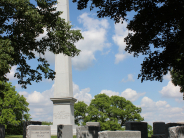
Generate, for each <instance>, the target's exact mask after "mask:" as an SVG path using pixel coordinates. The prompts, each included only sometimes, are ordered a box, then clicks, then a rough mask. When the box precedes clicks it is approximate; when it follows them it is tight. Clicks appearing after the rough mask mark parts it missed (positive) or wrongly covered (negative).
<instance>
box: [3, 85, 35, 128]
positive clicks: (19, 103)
mask: <svg viewBox="0 0 184 138" xmlns="http://www.w3.org/2000/svg"><path fill="white" fill-rule="evenodd" d="M0 87H1V89H2V90H3V91H1V92H2V93H0V124H3V125H5V127H7V125H19V123H21V122H22V121H23V118H24V119H25V120H26V121H30V119H32V118H30V116H31V115H30V114H28V111H29V110H30V109H29V108H27V106H28V105H29V103H28V102H26V98H25V97H24V96H20V95H19V94H18V93H17V92H16V91H15V86H12V85H11V83H10V82H9V83H8V82H2V81H0ZM2 87H3V88H2ZM24 112H27V114H23V113H24ZM22 117H23V118H22Z"/></svg>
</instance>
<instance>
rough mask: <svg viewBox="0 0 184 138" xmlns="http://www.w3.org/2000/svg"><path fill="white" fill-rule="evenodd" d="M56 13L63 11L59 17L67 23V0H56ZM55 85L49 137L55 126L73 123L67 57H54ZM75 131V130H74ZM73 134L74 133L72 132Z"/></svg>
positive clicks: (72, 99)
mask: <svg viewBox="0 0 184 138" xmlns="http://www.w3.org/2000/svg"><path fill="white" fill-rule="evenodd" d="M57 11H63V13H62V14H61V15H60V17H61V18H64V19H65V21H66V22H68V21H69V0H58V4H57ZM55 72H56V76H55V83H54V98H50V100H51V101H52V102H53V125H51V135H57V125H58V124H64V125H73V128H74V126H75V123H74V103H75V102H76V101H77V100H76V99H75V98H73V83H72V66H71V57H69V56H67V55H63V54H62V53H61V54H56V55H55ZM74 131H75V128H74ZM73 133H74V134H75V133H76V132H73Z"/></svg>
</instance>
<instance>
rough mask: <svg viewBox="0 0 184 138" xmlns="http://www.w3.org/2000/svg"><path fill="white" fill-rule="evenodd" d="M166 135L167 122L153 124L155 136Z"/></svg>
mask: <svg viewBox="0 0 184 138" xmlns="http://www.w3.org/2000/svg"><path fill="white" fill-rule="evenodd" d="M155 134H165V122H153V135H155Z"/></svg>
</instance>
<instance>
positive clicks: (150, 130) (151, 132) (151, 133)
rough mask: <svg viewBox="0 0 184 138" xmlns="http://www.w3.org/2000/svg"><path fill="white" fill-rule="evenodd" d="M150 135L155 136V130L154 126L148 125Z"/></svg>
mask: <svg viewBox="0 0 184 138" xmlns="http://www.w3.org/2000/svg"><path fill="white" fill-rule="evenodd" d="M147 128H148V135H153V129H152V126H151V125H149V124H148V127H147Z"/></svg>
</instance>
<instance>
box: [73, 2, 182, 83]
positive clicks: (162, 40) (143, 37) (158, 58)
mask: <svg viewBox="0 0 184 138" xmlns="http://www.w3.org/2000/svg"><path fill="white" fill-rule="evenodd" d="M89 1H90V0H73V2H77V4H78V9H79V10H82V9H84V8H87V5H88V2H89ZM91 1H92V3H91V6H90V10H92V9H93V8H94V7H97V8H98V9H97V16H98V17H99V18H103V17H110V18H111V19H113V20H114V21H115V23H119V22H120V21H121V20H120V19H123V21H124V20H126V21H128V25H127V29H128V30H131V31H133V32H134V33H129V34H128V36H127V37H126V38H125V39H124V40H125V42H126V48H125V50H126V51H127V52H128V53H133V55H134V57H138V56H139V55H140V54H143V55H148V56H147V57H145V59H144V61H143V63H142V64H141V65H142V69H141V73H140V74H139V75H138V78H141V82H143V81H144V80H151V81H153V80H157V81H162V80H163V75H166V74H167V72H168V71H171V69H172V68H174V69H175V71H178V70H179V71H180V73H182V75H184V74H183V73H184V68H183V67H184V56H183V53H184V46H183V45H184V1H183V0H91ZM128 12H134V13H135V15H134V17H133V18H132V19H130V20H128V18H127V13H128ZM123 21H122V23H123ZM178 59H179V60H178Z"/></svg>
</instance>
